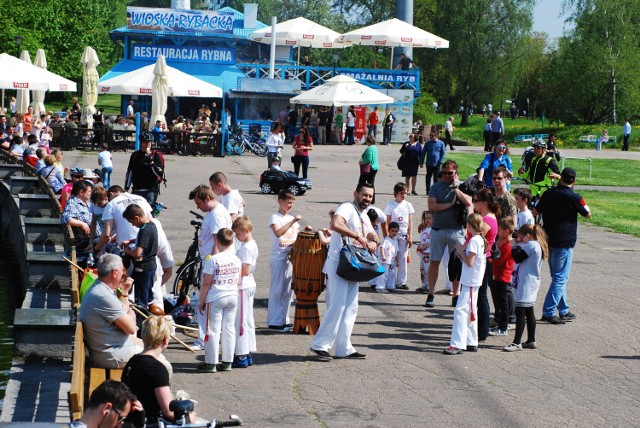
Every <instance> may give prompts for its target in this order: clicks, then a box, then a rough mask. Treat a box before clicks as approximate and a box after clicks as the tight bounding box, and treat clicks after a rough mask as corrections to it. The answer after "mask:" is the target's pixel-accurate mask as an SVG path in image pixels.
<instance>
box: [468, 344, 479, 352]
mask: <svg viewBox="0 0 640 428" xmlns="http://www.w3.org/2000/svg"><path fill="white" fill-rule="evenodd" d="M467 352H478V347H477V346H473V345H467Z"/></svg>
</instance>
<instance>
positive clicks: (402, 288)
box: [397, 284, 409, 290]
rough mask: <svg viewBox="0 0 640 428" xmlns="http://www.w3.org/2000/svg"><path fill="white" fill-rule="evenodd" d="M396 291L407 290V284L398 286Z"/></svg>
mask: <svg viewBox="0 0 640 428" xmlns="http://www.w3.org/2000/svg"><path fill="white" fill-rule="evenodd" d="M397 289H398V290H408V289H409V286H408V285H407V284H402V285H398V287H397Z"/></svg>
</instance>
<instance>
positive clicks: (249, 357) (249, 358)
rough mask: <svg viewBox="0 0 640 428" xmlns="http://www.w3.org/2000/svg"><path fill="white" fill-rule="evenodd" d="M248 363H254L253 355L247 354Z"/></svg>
mask: <svg viewBox="0 0 640 428" xmlns="http://www.w3.org/2000/svg"><path fill="white" fill-rule="evenodd" d="M247 364H249V366H252V365H253V355H251V354H249V355H247Z"/></svg>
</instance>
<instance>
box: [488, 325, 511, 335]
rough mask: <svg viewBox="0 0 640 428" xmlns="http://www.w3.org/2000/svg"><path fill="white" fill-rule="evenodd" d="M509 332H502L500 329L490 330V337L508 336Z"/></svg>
mask: <svg viewBox="0 0 640 428" xmlns="http://www.w3.org/2000/svg"><path fill="white" fill-rule="evenodd" d="M506 335H507V330H500V327H494V328H492V329H491V330H489V336H506Z"/></svg>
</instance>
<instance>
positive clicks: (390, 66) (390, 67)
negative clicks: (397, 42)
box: [389, 46, 394, 70]
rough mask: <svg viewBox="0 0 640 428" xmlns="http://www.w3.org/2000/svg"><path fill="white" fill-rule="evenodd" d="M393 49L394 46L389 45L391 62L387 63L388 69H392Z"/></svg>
mask: <svg viewBox="0 0 640 428" xmlns="http://www.w3.org/2000/svg"><path fill="white" fill-rule="evenodd" d="M393 49H394V46H391V63H390V64H389V70H393Z"/></svg>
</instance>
